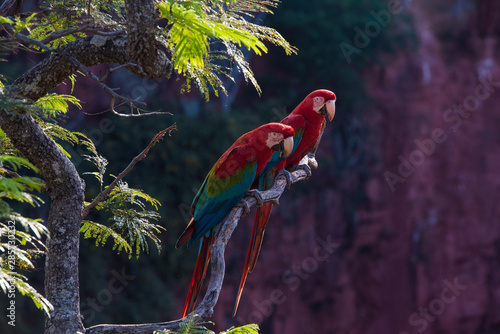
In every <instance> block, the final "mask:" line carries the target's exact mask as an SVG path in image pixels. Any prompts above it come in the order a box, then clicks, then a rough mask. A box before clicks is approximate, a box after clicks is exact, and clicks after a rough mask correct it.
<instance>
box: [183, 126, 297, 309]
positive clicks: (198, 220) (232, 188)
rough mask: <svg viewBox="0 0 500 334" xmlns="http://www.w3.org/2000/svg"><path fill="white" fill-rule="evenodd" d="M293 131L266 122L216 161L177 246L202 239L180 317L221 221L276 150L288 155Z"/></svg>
mask: <svg viewBox="0 0 500 334" xmlns="http://www.w3.org/2000/svg"><path fill="white" fill-rule="evenodd" d="M294 133H295V132H294V130H293V128H292V127H291V126H288V125H285V124H281V123H269V124H266V125H262V126H260V127H258V128H257V129H255V130H253V131H250V132H248V133H246V134H244V135H243V136H241V137H240V138H238V139H237V140H236V141H235V142H234V144H233V145H232V146H231V147H230V148H229V149H228V150H227V151H226V152H225V153H224V154H223V155H222V156H221V157H220V158H219V160H217V162H216V163H215V165H214V166H213V167H212V169H211V170H210V172H209V173H208V175H207V177H206V178H205V181H203V184H202V185H201V187H200V189H199V190H198V193H197V194H196V196H195V198H194V200H193V203H192V204H191V214H192V216H193V218H192V219H191V221H190V222H189V224H188V226H187V227H186V229H185V230H184V232H183V233H182V234H181V236H180V237H179V240H178V241H177V244H176V247H180V246H181V245H182V244H184V243H185V242H187V241H188V240H189V243H188V247H190V246H191V245H192V244H193V243H194V242H196V241H198V240H200V239H201V238H203V240H202V242H201V245H200V250H199V253H198V259H197V261H196V266H195V269H194V273H193V278H192V280H191V285H190V288H189V292H188V296H187V299H186V303H185V304H184V309H183V311H182V317H185V316H186V315H187V314H188V313H189V312H191V310H192V308H193V306H194V303H195V301H196V298H197V297H198V294H199V292H200V289H201V286H202V284H203V280H204V278H205V273H206V270H207V265H208V262H209V258H210V247H211V245H212V243H213V242H214V241H215V236H216V234H217V232H218V229H219V227H220V223H221V222H222V221H223V220H224V219H225V218H226V217H227V215H228V214H229V212H230V211H231V210H232V209H233V207H235V206H236V205H237V204H238V203H239V202H240V201H241V200H242V198H243V197H244V196H245V193H246V192H247V191H248V190H249V189H250V187H251V185H252V183H253V182H254V180H255V178H256V176H257V175H259V174H260V173H261V171H262V170H263V169H264V167H265V166H266V164H267V162H268V161H269V159H270V158H271V156H272V155H273V153H274V152H275V151H278V152H279V155H282V157H283V158H285V157H287V156H289V155H290V154H291V151H292V148H293V135H294Z"/></svg>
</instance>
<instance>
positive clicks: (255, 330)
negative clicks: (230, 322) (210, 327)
mask: <svg viewBox="0 0 500 334" xmlns="http://www.w3.org/2000/svg"><path fill="white" fill-rule="evenodd" d="M220 334H259V326H258V325H257V324H248V325H244V326H241V327H231V328H229V329H228V330H227V331H225V332H221V333H220Z"/></svg>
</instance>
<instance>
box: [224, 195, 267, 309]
mask: <svg viewBox="0 0 500 334" xmlns="http://www.w3.org/2000/svg"><path fill="white" fill-rule="evenodd" d="M272 209H273V204H272V203H265V204H263V205H262V206H261V207H260V208H257V212H256V213H255V221H254V224H253V230H252V240H251V241H250V245H249V246H248V251H247V257H246V259H245V265H244V267H243V274H242V275H241V281H240V287H239V289H238V295H237V296H236V302H235V304H234V310H233V317H234V316H235V315H236V311H237V310H238V305H239V304H240V298H241V294H242V292H243V287H244V286H245V282H246V280H247V276H248V273H249V272H252V271H253V269H254V268H255V264H256V263H257V259H258V257H259V253H260V248H261V247H262V241H263V239H264V232H265V231H266V225H267V222H268V220H269V216H270V215H271V210H272Z"/></svg>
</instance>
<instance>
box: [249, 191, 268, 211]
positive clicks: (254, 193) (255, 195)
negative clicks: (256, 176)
mask: <svg viewBox="0 0 500 334" xmlns="http://www.w3.org/2000/svg"><path fill="white" fill-rule="evenodd" d="M246 196H252V197H253V198H255V200H256V201H257V203H256V204H255V205H256V206H257V207H258V208H260V207H261V206H262V204H264V199H263V198H262V195H261V194H260V191H258V190H257V189H250V190H247V192H246Z"/></svg>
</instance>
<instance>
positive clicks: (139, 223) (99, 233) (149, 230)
mask: <svg viewBox="0 0 500 334" xmlns="http://www.w3.org/2000/svg"><path fill="white" fill-rule="evenodd" d="M148 206H152V207H153V208H154V210H148V209H147V207H148ZM159 206H160V202H159V201H158V200H156V199H155V198H153V197H151V196H150V195H148V194H146V193H144V192H143V191H141V190H138V189H133V188H129V186H128V184H127V183H125V182H122V181H120V182H119V183H118V186H117V187H115V188H113V190H112V191H111V192H110V193H109V195H107V196H106V197H105V198H104V200H103V201H102V202H100V203H99V204H98V205H97V207H96V209H97V210H99V211H101V212H106V213H107V214H109V215H110V218H109V219H108V221H109V227H108V226H104V225H101V224H97V223H93V222H84V224H83V226H82V229H81V232H82V233H84V237H85V238H95V239H96V244H101V245H104V244H105V243H106V241H107V239H108V238H109V237H112V238H113V240H114V246H113V249H115V250H117V251H118V252H120V251H121V250H124V251H125V252H126V253H127V254H129V256H131V255H132V250H133V249H135V255H136V256H137V257H138V256H139V255H140V253H141V252H149V245H148V241H151V242H153V244H154V245H155V246H156V248H157V249H158V251H160V250H161V245H160V239H159V238H158V236H157V234H159V233H161V231H162V230H164V228H163V227H162V226H160V225H157V224H154V223H151V221H153V220H158V219H159V218H160V215H159V214H158V212H157V211H156V210H158V207H159Z"/></svg>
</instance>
